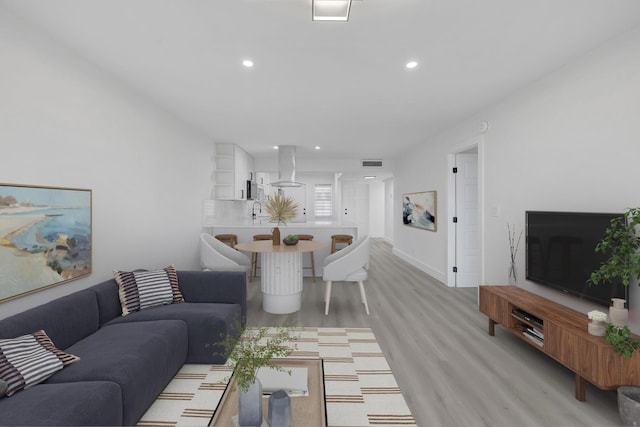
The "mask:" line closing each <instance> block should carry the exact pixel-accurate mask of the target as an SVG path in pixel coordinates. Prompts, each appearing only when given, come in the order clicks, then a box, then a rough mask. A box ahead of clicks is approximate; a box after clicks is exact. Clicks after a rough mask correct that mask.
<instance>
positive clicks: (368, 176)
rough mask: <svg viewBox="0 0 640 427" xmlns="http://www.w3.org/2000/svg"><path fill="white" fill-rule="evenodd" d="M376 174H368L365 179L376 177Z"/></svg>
mask: <svg viewBox="0 0 640 427" xmlns="http://www.w3.org/2000/svg"><path fill="white" fill-rule="evenodd" d="M375 178H376V176H375V175H367V176H365V177H364V179H375Z"/></svg>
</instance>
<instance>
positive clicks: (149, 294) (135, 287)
mask: <svg viewBox="0 0 640 427" xmlns="http://www.w3.org/2000/svg"><path fill="white" fill-rule="evenodd" d="M113 274H114V276H115V279H116V282H117V283H118V292H119V295H120V304H121V305H122V315H123V316H126V315H127V314H129V313H133V312H135V311H140V310H144V309H145V308H149V307H155V306H157V305H165V304H173V303H174V302H183V301H184V298H183V297H182V293H181V292H180V288H179V287H178V274H177V273H176V269H175V267H174V266H173V265H170V266H169V267H167V268H163V269H162V270H153V271H118V270H114V271H113Z"/></svg>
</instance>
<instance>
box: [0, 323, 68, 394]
mask: <svg viewBox="0 0 640 427" xmlns="http://www.w3.org/2000/svg"><path fill="white" fill-rule="evenodd" d="M77 361H78V358H77V357H76V356H74V355H72V354H67V353H65V352H64V351H62V350H59V349H58V348H56V346H55V345H53V342H51V340H50V339H49V337H48V336H47V334H46V333H45V332H44V331H43V330H40V331H37V332H34V333H33V334H27V335H22V336H19V337H16V338H9V339H0V378H1V379H2V380H3V381H6V382H7V390H6V391H5V394H6V395H7V396H11V395H13V394H14V393H15V392H17V391H19V390H22V389H25V388H29V387H32V386H34V385H36V384H38V383H41V382H42V381H44V380H46V379H47V378H49V377H50V376H51V375H53V374H54V373H56V372H57V371H59V370H60V369H62V368H63V367H65V366H66V365H68V364H70V363H74V362H77Z"/></svg>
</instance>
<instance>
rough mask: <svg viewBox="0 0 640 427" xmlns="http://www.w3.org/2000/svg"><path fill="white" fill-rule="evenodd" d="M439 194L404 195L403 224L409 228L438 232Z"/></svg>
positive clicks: (425, 192) (426, 192) (430, 192)
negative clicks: (437, 211)
mask: <svg viewBox="0 0 640 427" xmlns="http://www.w3.org/2000/svg"><path fill="white" fill-rule="evenodd" d="M436 210H437V194H436V192H435V191H422V192H419V193H405V194H403V195H402V223H403V224H404V225H408V226H409V227H415V228H421V229H423V230H430V231H437V224H438V223H437V218H436Z"/></svg>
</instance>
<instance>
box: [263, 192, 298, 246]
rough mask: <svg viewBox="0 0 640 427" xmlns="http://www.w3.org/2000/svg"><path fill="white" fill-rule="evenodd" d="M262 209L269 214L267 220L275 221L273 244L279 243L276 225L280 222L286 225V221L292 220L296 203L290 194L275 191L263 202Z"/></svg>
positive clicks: (278, 231) (295, 210)
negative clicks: (285, 194)
mask: <svg viewBox="0 0 640 427" xmlns="http://www.w3.org/2000/svg"><path fill="white" fill-rule="evenodd" d="M264 209H265V210H266V211H267V213H268V214H269V221H271V222H276V221H277V224H276V226H275V227H273V237H272V240H273V244H274V245H279V244H280V229H279V228H278V226H279V225H280V223H281V222H282V223H283V224H284V225H287V222H289V221H290V220H292V219H293V218H295V217H296V215H297V214H298V204H297V203H296V202H295V201H294V200H293V198H292V197H290V196H283V195H281V194H280V193H276V194H275V195H274V196H273V197H271V198H270V199H269V200H267V202H266V203H265V204H264Z"/></svg>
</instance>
